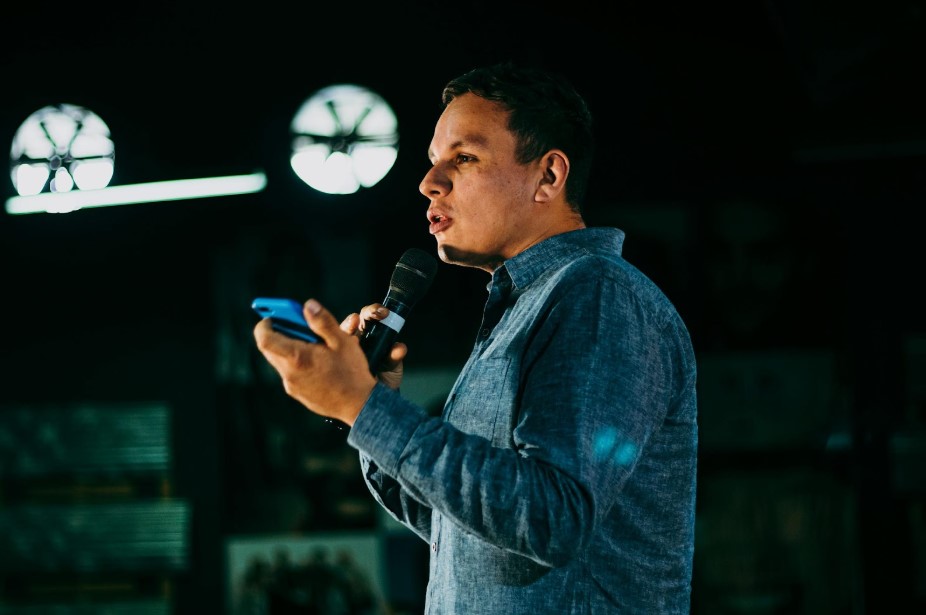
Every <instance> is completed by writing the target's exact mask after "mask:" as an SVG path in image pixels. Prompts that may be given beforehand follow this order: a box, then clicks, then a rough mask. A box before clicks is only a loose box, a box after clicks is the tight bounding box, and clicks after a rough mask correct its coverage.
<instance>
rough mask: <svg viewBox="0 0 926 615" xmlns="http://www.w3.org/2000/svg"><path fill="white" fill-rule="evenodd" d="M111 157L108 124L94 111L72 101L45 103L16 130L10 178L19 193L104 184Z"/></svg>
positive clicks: (109, 172)
mask: <svg viewBox="0 0 926 615" xmlns="http://www.w3.org/2000/svg"><path fill="white" fill-rule="evenodd" d="M114 162H115V146H114V145H113V142H112V140H111V139H110V138H109V127H108V126H107V125H106V123H105V122H104V121H103V120H102V119H100V117H99V116H98V115H97V114H95V113H93V112H92V111H89V110H87V109H84V108H83V107H79V106H77V105H69V104H61V105H54V106H47V107H43V108H42V109H39V110H38V111H36V112H35V113H33V114H32V115H30V116H29V117H28V118H26V120H25V121H24V122H23V123H22V125H21V126H20V127H19V129H18V130H17V131H16V135H15V136H14V137H13V146H12V148H11V149H10V178H11V179H12V180H13V186H14V187H15V189H16V192H17V193H18V194H19V195H20V196H31V195H35V194H39V193H41V192H55V193H62V192H70V191H71V190H75V189H80V190H93V189H97V188H105V187H106V186H107V185H109V182H110V180H112V177H113V168H114Z"/></svg>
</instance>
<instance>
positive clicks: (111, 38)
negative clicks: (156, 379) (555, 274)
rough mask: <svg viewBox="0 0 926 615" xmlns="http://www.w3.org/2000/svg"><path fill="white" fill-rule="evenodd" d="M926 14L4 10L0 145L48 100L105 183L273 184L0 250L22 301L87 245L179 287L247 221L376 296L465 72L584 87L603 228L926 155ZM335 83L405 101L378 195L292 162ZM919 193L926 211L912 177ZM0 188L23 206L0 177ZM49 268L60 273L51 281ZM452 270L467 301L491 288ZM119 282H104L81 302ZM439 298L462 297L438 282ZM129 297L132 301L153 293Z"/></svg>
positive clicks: (683, 6) (786, 9) (390, 7)
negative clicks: (768, 186) (748, 183)
mask: <svg viewBox="0 0 926 615" xmlns="http://www.w3.org/2000/svg"><path fill="white" fill-rule="evenodd" d="M924 6H926V2H923V1H920V0H907V1H903V2H879V3H878V4H877V5H876V6H875V5H868V6H862V7H860V8H855V7H854V5H853V6H850V5H848V4H847V3H840V2H824V1H822V0H812V1H808V0H804V1H801V0H768V1H766V2H762V1H758V0H741V1H738V2H734V1H728V2H713V3H691V2H683V1H681V0H676V1H670V2H656V3H654V2H624V3H620V4H614V3H594V2H591V0H573V1H572V2H570V3H568V4H567V5H564V4H563V3H554V2H546V1H538V2H531V3H517V4H515V3H498V2H488V1H481V0H478V1H473V2H467V3H465V4H460V3H443V2H434V1H428V2H411V3H394V4H385V3H367V2H361V3H350V4H345V3H334V4H326V5H320V4H319V3H311V2H305V3H302V4H282V3H279V4H278V3H261V4H259V5H254V4H252V5H244V6H241V7H239V8H236V7H234V6H233V5H231V4H220V3H214V2H199V3H177V4H165V3H133V4H131V5H129V4H128V3H123V4H122V5H121V6H119V7H118V8H117V9H113V8H110V7H106V8H100V9H88V8H87V7H85V6H81V5H74V6H72V7H68V8H64V9H62V8H59V7H58V5H49V4H47V3H44V4H43V3H28V4H26V3H24V4H20V5H16V6H10V7H8V8H7V9H5V10H6V15H5V17H4V19H3V20H2V23H0V40H3V41H4V43H5V44H6V46H7V53H6V54H4V55H3V57H2V59H0V62H2V64H0V70H2V74H3V77H4V83H5V86H4V95H3V98H2V102H0V138H3V139H6V140H7V142H10V141H11V140H12V136H13V134H14V132H15V130H16V129H17V127H18V126H19V124H20V123H21V122H22V121H23V120H24V119H25V118H26V117H27V116H28V115H29V114H30V113H32V112H33V111H35V110H37V109H39V108H40V107H42V106H45V105H47V104H52V103H59V102H67V103H71V104H77V105H81V106H85V107H87V108H89V109H91V110H92V111H94V112H95V113H97V114H98V115H99V116H101V117H102V118H103V119H104V120H105V121H106V122H107V124H108V125H109V127H110V129H111V132H112V138H113V140H114V142H115V144H116V176H115V178H114V180H113V182H114V184H115V183H120V184H126V183H135V182H144V181H155V180H160V179H179V178H192V177H203V176H211V175H226V174H236V173H242V172H244V173H247V172H251V171H253V170H256V169H262V170H264V171H266V173H267V175H268V187H267V189H266V190H265V191H264V192H263V193H260V194H258V195H252V196H241V197H228V198H226V199H224V200H218V199H217V200H216V202H214V203H208V204H206V203H198V202H191V203H190V207H186V206H181V205H180V204H171V205H159V206H157V207H158V208H157V209H156V210H155V209H152V208H146V207H139V208H137V209H135V208H113V209H111V210H108V211H105V212H101V211H96V212H92V211H85V212H78V213H77V214H74V215H68V216H24V217H21V218H30V219H29V220H20V219H17V220H12V219H10V217H9V216H7V215H0V239H2V240H3V245H2V246H0V256H2V257H3V258H5V259H7V260H16V261H18V262H19V263H20V265H19V269H20V274H21V277H20V278H17V280H18V281H19V282H21V283H22V282H23V280H28V279H30V278H33V280H32V281H30V282H28V284H26V286H25V288H26V289H27V290H28V291H29V292H33V293H40V292H50V291H48V289H53V290H54V291H55V292H56V293H57V295H60V294H62V293H64V292H66V291H68V290H70V291H73V290H75V289H74V288H73V287H72V285H74V283H73V282H72V281H71V282H69V281H70V280H71V278H73V277H74V276H73V275H72V273H73V272H72V270H70V269H68V268H67V267H64V266H63V265H62V263H64V262H65V261H67V260H68V259H71V260H73V259H75V258H76V259H78V260H79V257H78V254H83V253H88V254H91V256H88V257H86V258H87V259H89V260H90V262H92V263H93V265H94V266H97V267H99V266H102V265H101V264H102V263H106V266H107V267H113V268H115V271H116V273H117V274H118V276H119V279H123V280H124V279H129V278H139V279H142V280H145V279H150V278H152V277H156V276H160V277H162V278H165V276H166V278H165V279H164V280H163V281H162V282H159V283H160V284H164V285H168V284H170V283H171V282H170V280H174V281H175V282H176V280H178V279H179V278H180V274H179V273H177V272H180V271H186V272H187V273H186V274H184V275H188V276H189V277H190V282H189V284H190V286H191V287H193V286H194V285H195V284H196V281H197V279H199V278H198V277H197V275H198V273H199V269H196V268H194V270H193V272H192V273H189V270H190V260H189V255H190V253H191V251H192V250H193V248H192V247H190V246H191V245H192V244H193V243H194V242H196V241H205V243H206V247H205V248H204V250H205V251H208V250H209V249H212V248H215V247H222V239H221V238H222V237H225V236H228V235H234V234H235V233H236V232H238V233H239V234H241V235H246V234H247V233H249V232H251V229H252V228H259V227H264V228H266V227H274V231H275V232H276V231H277V230H280V232H281V233H286V232H291V231H292V229H298V228H307V229H312V231H313V232H315V237H316V239H317V240H318V242H319V245H324V246H326V248H331V249H332V250H333V252H334V256H333V257H332V259H333V261H334V262H335V263H339V262H340V261H341V259H342V257H343V258H344V259H346V260H345V263H346V264H344V263H341V264H340V267H341V271H342V272H343V273H344V275H345V276H347V277H350V271H351V270H352V268H353V270H355V271H356V270H359V269H361V268H362V267H363V266H364V262H365V261H364V259H366V258H369V259H370V260H371V261H373V262H372V263H370V271H369V272H367V273H364V274H363V276H361V277H362V278H363V280H367V279H369V280H370V284H369V288H371V289H372V291H370V290H368V289H366V288H365V287H364V286H363V284H361V286H360V289H361V290H360V292H358V296H362V297H368V296H369V295H370V292H372V293H374V296H378V293H380V292H381V291H382V290H384V288H383V287H384V282H385V281H384V278H385V277H386V276H387V275H388V273H389V271H390V270H391V267H392V265H393V263H394V262H395V258H396V257H397V256H398V255H399V254H400V253H401V252H402V251H403V250H404V249H405V248H406V247H409V246H413V245H416V246H419V247H424V248H430V247H432V243H431V238H430V237H429V236H428V235H427V233H426V230H425V229H426V227H425V224H426V220H425V218H424V210H425V205H426V202H425V200H424V198H423V197H421V195H420V194H418V192H417V186H418V182H419V180H420V178H421V176H422V175H423V173H424V172H425V170H426V169H427V166H428V161H427V158H426V149H427V145H428V141H429V140H430V136H431V131H432V129H433V124H434V121H435V120H436V118H437V115H438V113H439V108H438V103H439V94H440V90H441V87H442V86H443V84H444V83H445V82H446V81H447V80H449V79H450V78H451V77H453V76H456V75H457V74H459V73H461V72H463V71H465V70H467V69H469V68H472V67H473V66H476V65H479V64H483V63H487V62H491V61H495V60H500V59H505V58H509V57H510V58H515V59H524V60H530V61H533V62H541V63H544V64H546V65H548V66H549V67H550V68H553V69H555V70H558V71H560V72H563V73H564V74H566V75H567V76H569V77H570V78H571V79H572V80H573V81H574V82H575V83H576V85H577V86H578V87H579V89H580V90H581V91H582V92H584V93H585V94H586V97H587V98H588V101H589V104H590V106H591V109H592V111H593V113H594V114H595V116H596V118H597V138H598V143H599V144H598V150H597V158H596V162H595V165H596V166H595V169H594V170H593V177H592V184H591V188H590V191H589V201H590V205H591V207H590V214H589V215H590V216H597V218H594V219H597V220H606V221H609V222H610V221H611V220H613V219H614V218H615V215H614V213H613V212H615V211H619V210H620V208H621V207H622V206H624V205H626V204H627V203H639V202H667V201H674V202H684V201H686V200H687V199H690V198H695V197H699V196H703V195H704V193H705V191H708V192H709V191H710V190H711V189H712V187H714V186H717V185H718V184H719V183H722V182H724V181H726V180H727V179H729V178H730V177H732V176H734V175H737V174H740V173H742V174H744V175H746V176H751V175H753V174H754V173H756V171H757V169H762V168H766V167H777V166H780V165H782V164H788V165H795V164H796V165H798V166H802V167H808V166H810V167H813V166H814V165H832V164H833V163H836V164H841V163H842V162H846V163H847V164H854V163H857V162H859V161H861V162H863V163H865V164H868V163H871V164H880V163H881V162H882V161H887V162H888V163H889V164H891V165H894V163H895V162H896V163H897V164H908V162H909V161H911V160H913V161H920V160H921V159H922V158H923V157H924V156H926V119H924V113H923V110H924V109H926V105H924V103H926V96H924V94H923V92H922V91H921V88H920V86H921V83H920V82H921V81H922V75H923V72H922V67H923V65H924V60H926V53H924V52H926V36H924V35H923V31H924V20H926V11H924ZM339 82H355V83H360V84H362V85H366V86H368V87H370V88H371V89H373V90H374V91H376V92H378V93H379V94H381V95H382V96H384V97H385V98H386V100H388V101H389V102H390V104H392V105H393V106H394V109H395V111H396V114H397V116H398V119H399V131H400V151H399V158H398V161H397V163H396V166H395V168H394V170H393V172H392V173H390V175H389V176H387V178H386V179H385V180H384V181H383V182H382V183H381V184H379V185H377V186H375V187H374V188H372V189H370V190H367V191H363V192H361V193H358V194H356V195H349V196H346V197H336V198H332V197H325V196H323V195H320V194H317V193H314V192H313V191H312V190H311V189H309V188H308V187H306V186H304V185H303V184H301V182H299V181H298V180H297V179H295V178H294V176H293V174H292V173H291V171H290V170H289V169H288V162H287V156H288V146H289V143H288V140H289V136H288V128H289V122H290V120H291V118H292V116H293V114H294V113H295V111H296V110H297V108H298V107H299V105H300V104H301V103H302V102H303V101H304V100H305V99H306V98H307V97H308V96H309V95H310V94H311V93H312V92H314V91H315V90H316V89H318V88H321V87H323V86H326V85H330V84H332V83H339ZM895 166H896V165H895ZM918 190H919V192H917V193H916V194H917V195H920V196H921V195H922V193H923V188H922V185H920V186H919V188H918ZM0 196H3V197H4V198H5V197H7V196H12V186H11V185H10V184H9V183H8V182H7V183H6V187H5V188H3V189H2V190H0ZM833 198H834V199H835V198H837V197H835V196H834V197H833ZM919 198H920V197H919V196H915V197H913V199H912V200H914V201H916V200H917V199H919ZM116 209H119V210H129V209H132V210H133V212H132V213H130V212H128V211H115V210H116ZM594 219H593V221H594ZM618 219H619V216H618ZM659 224H662V221H661V220H660V221H659ZM357 238H360V240H359V243H361V244H363V245H362V247H364V248H365V250H364V251H363V254H364V256H362V257H357V258H353V259H351V258H349V257H348V256H347V254H346V252H347V251H352V250H355V249H356V248H358V239H357ZM366 238H369V241H367V239H366ZM630 245H631V246H632V245H633V244H630ZM339 246H343V248H339ZM384 246H391V247H390V248H389V255H387V256H385V257H381V256H380V253H381V252H382V251H383V250H384V249H385V248H384ZM181 247H182V249H181ZM94 250H95V251H96V252H94ZM119 250H134V251H135V252H133V254H135V255H136V256H137V255H138V254H140V253H144V252H147V253H151V254H156V255H157V256H156V257H155V256H151V257H150V261H146V262H145V263H142V264H141V266H139V265H138V264H137V263H136V264H129V263H133V261H132V259H127V258H120V257H113V255H114V254H118V253H119ZM341 250H343V252H342V251H341ZM175 254H179V255H180V256H174V255H175ZM197 258H199V257H197ZM202 258H203V259H208V256H202ZM36 262H37V263H38V264H37V265H35V266H34V267H35V269H34V271H33V270H31V269H29V268H30V267H31V266H33V265H30V263H36ZM50 264H53V265H54V267H53V268H54V269H56V270H58V269H60V272H59V273H57V274H52V273H51V272H50V271H49V270H50V269H51V268H52V267H50ZM328 265H331V262H329V263H328ZM202 266H203V265H202V264H199V265H197V266H196V267H202ZM165 267H166V268H167V269H168V270H170V273H168V274H166V273H165V272H164V268H165ZM38 272H40V273H38ZM338 275H340V274H338ZM441 275H442V276H443V275H449V274H441ZM461 275H463V274H461ZM449 279H454V280H455V281H456V282H458V281H459V280H465V283H466V284H470V283H471V284H472V285H473V286H474V287H479V286H481V285H483V284H484V282H485V280H484V279H483V278H482V277H479V278H478V281H475V278H472V280H473V281H472V282H470V280H471V278H468V277H466V278H449ZM111 284H112V280H111V277H110V276H107V278H106V279H105V280H101V281H99V282H98V286H94V287H93V288H95V289H97V290H99V289H102V288H104V287H105V288H108V287H109V286H110V285H111ZM123 290H124V289H123ZM178 292H179V291H178ZM443 292H445V293H446V296H447V297H449V298H450V299H451V300H457V299H458V296H457V294H456V293H458V291H456V290H454V289H453V288H451V286H445V287H444V291H443ZM134 293H135V295H137V296H138V297H141V296H144V295H145V293H146V289H145V285H144V283H143V284H141V285H140V286H139V287H138V289H137V290H135V291H134ZM460 294H463V293H460ZM135 295H133V296H135ZM42 297H43V300H44V299H45V295H42ZM162 301H164V302H168V301H169V299H162ZM345 303H346V304H350V305H354V303H356V299H355V297H354V296H350V297H346V298H345ZM159 305H161V307H164V305H165V304H159ZM464 307H467V306H464ZM48 309H49V313H50V314H51V313H53V312H54V309H53V308H48ZM461 311H462V309H461ZM466 343H467V344H468V340H467V342H466Z"/></svg>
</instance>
